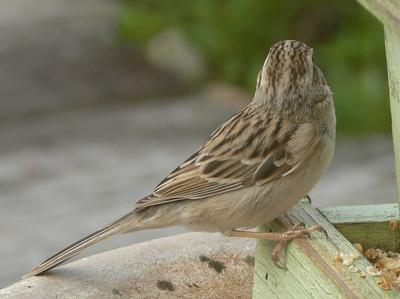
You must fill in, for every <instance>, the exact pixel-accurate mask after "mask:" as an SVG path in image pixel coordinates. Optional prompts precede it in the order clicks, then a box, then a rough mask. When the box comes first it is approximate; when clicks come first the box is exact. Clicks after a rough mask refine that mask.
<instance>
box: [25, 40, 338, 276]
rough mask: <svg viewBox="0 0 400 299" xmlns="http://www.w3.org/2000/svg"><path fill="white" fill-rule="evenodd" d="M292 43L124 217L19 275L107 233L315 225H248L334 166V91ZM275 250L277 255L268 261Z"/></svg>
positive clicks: (236, 232)
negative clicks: (237, 106)
mask: <svg viewBox="0 0 400 299" xmlns="http://www.w3.org/2000/svg"><path fill="white" fill-rule="evenodd" d="M313 52H314V51H313V49H312V48H310V47H309V46H307V45H306V44H305V43H303V42H301V41H297V40H283V41H280V42H277V43H276V44H274V45H273V46H272V47H271V48H270V49H269V51H268V54H267V57H266V59H265V61H264V63H263V65H262V68H261V70H260V72H259V73H258V76H257V81H256V88H255V93H254V96H253V99H252V100H251V101H250V102H249V103H248V105H247V106H245V107H244V108H243V109H242V110H240V111H239V112H237V113H236V114H235V115H233V116H232V117H231V118H229V119H228V120H227V121H225V122H224V123H223V124H222V125H220V126H219V127H218V128H217V129H216V130H214V131H213V132H212V133H211V135H210V137H209V138H208V139H207V140H206V141H205V142H204V144H203V145H202V146H200V147H199V149H198V150H197V151H195V153H194V154H193V155H191V156H190V157H189V158H188V159H187V160H185V161H184V162H183V163H182V164H180V165H179V166H178V167H177V168H176V169H175V170H173V171H172V172H171V173H170V174H169V175H168V176H166V177H165V178H164V179H163V180H162V181H161V182H160V183H159V184H158V185H157V186H156V187H155V189H154V191H153V192H152V193H151V194H149V195H148V196H146V197H144V198H142V199H140V200H139V201H137V202H136V204H135V207H133V209H132V210H131V211H129V213H127V214H126V215H124V216H123V217H121V218H119V219H118V220H116V221H114V222H112V223H111V224H109V225H107V226H105V227H103V228H102V229H100V230H98V231H96V232H94V233H92V234H90V235H88V236H87V237H85V238H83V239H81V240H79V241H77V242H75V243H73V244H72V245H70V246H68V247H66V248H65V249H63V250H61V251H60V252H58V253H56V254H55V255H53V256H52V257H50V258H49V259H47V260H45V261H44V262H42V263H41V264H39V265H38V266H37V267H35V268H33V269H32V270H31V271H30V272H29V273H27V274H26V275H25V276H24V277H25V278H26V277H30V276H35V275H39V274H42V273H44V272H46V271H48V270H50V269H52V268H54V267H56V266H58V265H59V264H61V263H63V262H65V261H66V260H68V259H70V258H71V257H73V256H75V255H77V254H78V253H79V252H81V251H82V250H83V249H85V248H87V247H89V246H91V245H93V244H95V243H97V242H99V241H101V240H104V239H107V238H109V237H111V236H113V235H117V234H122V233H130V232H135V231H139V230H144V229H157V228H162V227H167V226H175V225H182V226H185V227H186V228H188V229H189V230H192V231H206V232H221V233H222V234H224V235H226V236H232V237H250V238H259V239H268V240H274V241H277V245H276V248H275V249H274V252H273V255H272V258H273V259H274V261H276V252H278V251H279V249H281V247H282V242H284V241H290V240H292V239H295V238H299V237H301V236H304V235H305V234H309V233H310V232H312V231H315V230H318V229H320V227H319V226H318V225H315V226H312V227H308V228H305V227H304V226H303V225H301V224H298V225H294V226H293V227H292V229H289V230H288V231H287V232H282V233H279V232H258V231H257V232H256V231H251V230H250V229H251V228H254V227H257V226H259V225H262V224H264V223H268V222H270V221H272V220H273V219H275V218H277V217H278V216H280V215H281V214H283V213H284V212H286V211H287V210H288V209H290V208H291V207H292V206H293V205H295V204H296V203H297V202H298V201H299V200H301V199H302V198H304V197H305V196H307V195H308V193H309V192H310V191H311V189H312V188H313V187H314V185H315V184H316V183H317V182H318V180H319V179H320V178H321V176H322V175H323V173H324V172H325V171H326V169H327V168H328V166H329V164H330V163H331V161H332V158H333V154H334V148H335V138H336V117H335V108H334V101H333V97H332V92H331V90H330V88H329V86H328V84H327V82H326V80H325V78H324V75H323V73H322V71H321V70H320V68H319V67H318V66H317V64H316V63H315V61H314V53H313ZM274 254H275V256H274Z"/></svg>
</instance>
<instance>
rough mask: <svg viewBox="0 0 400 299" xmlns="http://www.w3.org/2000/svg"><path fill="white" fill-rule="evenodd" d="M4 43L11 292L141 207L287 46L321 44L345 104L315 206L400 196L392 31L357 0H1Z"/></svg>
mask: <svg viewBox="0 0 400 299" xmlns="http://www.w3.org/2000/svg"><path fill="white" fill-rule="evenodd" d="M0 37H1V41H2V42H1V44H0V95H1V96H0V200H1V209H0V238H1V246H0V269H1V271H0V287H4V286H6V285H7V284H10V283H12V282H14V281H16V280H18V279H19V277H20V276H21V275H22V274H23V273H24V272H27V271H28V270H29V269H30V268H31V267H32V266H34V265H35V264H37V263H39V262H41V261H42V260H43V259H45V258H47V257H48V256H49V255H51V254H53V253H54V252H55V251H57V250H59V249H62V248H63V247H65V246H66V245H69V244H70V243H71V242H73V241H76V239H79V238H81V237H83V236H85V235H87V234H88V233H91V232H92V231H94V230H96V229H98V228H99V227H101V226H103V225H105V224H107V223H109V222H111V221H113V220H114V219H115V218H117V217H119V216H121V215H122V214H124V213H126V212H127V211H128V210H130V209H132V208H133V206H134V202H135V201H136V200H138V199H140V198H141V197H143V196H145V195H146V194H147V193H149V192H151V190H152V188H153V187H154V186H155V185H156V184H157V183H158V182H159V181H160V180H161V179H162V178H163V177H164V176H165V175H167V174H168V172H169V171H171V170H172V169H173V168H175V166H176V165H177V164H178V163H179V162H182V161H183V160H185V159H186V158H187V157H188V156H189V155H190V154H191V153H192V152H193V151H194V150H196V149H197V148H198V146H199V145H201V143H202V142H203V141H204V140H205V139H206V138H207V136H208V134H209V133H210V132H211V130H212V129H214V128H215V127H216V126H217V125H218V124H220V123H221V122H223V121H224V120H225V119H226V118H228V117H229V116H230V115H232V114H233V113H234V112H235V111H237V110H238V109H240V107H242V106H244V105H246V103H248V102H249V100H250V99H251V96H252V93H253V91H254V86H255V80H256V75H257V72H258V70H259V69H260V67H261V65H262V63H263V61H264V59H265V57H266V54H267V51H268V49H269V47H270V46H271V45H273V44H274V43H275V42H277V41H279V40H282V39H298V40H302V41H304V42H306V43H307V44H308V45H310V46H312V47H313V48H314V52H315V55H316V61H317V62H318V64H319V65H320V67H321V69H322V70H323V72H324V74H325V77H326V78H327V80H328V82H329V84H330V86H331V88H332V90H333V93H334V98H335V105H336V109H337V120H338V130H339V136H338V146H337V151H336V156H335V160H334V162H333V164H332V166H331V167H330V169H329V171H328V173H327V174H326V175H325V176H324V178H323V179H322V180H321V182H320V184H319V185H318V186H317V187H316V188H315V190H314V191H313V192H312V193H311V196H312V198H313V203H314V205H315V206H317V207H321V206H334V205H344V204H360V203H384V202H394V201H395V200H396V190H395V182H394V175H395V174H394V160H393V153H392V143H391V138H390V111H389V101H388V88H387V78H386V65H385V52H384V38H383V30H382V28H381V26H380V24H379V23H378V22H377V21H376V20H375V19H374V18H373V17H372V16H370V15H369V14H368V13H367V12H366V11H364V10H363V9H362V8H361V6H359V5H358V4H357V3H356V1H346V0H339V1H338V0H327V1H323V2H321V1H312V0H302V1H288V0H286V1H272V0H271V1H265V0H251V1H245V0H230V1H211V0H193V1H184V0H170V1H162V0H153V1H139V0H128V1H116V0H114V1H113V0H90V1H89V0H79V1H78V0H31V1H26V0H2V1H1V2H0ZM183 231H184V229H182V228H169V229H164V230H156V231H146V232H139V233H136V234H132V235H126V236H121V237H117V238H114V239H113V240H109V241H106V242H103V243H102V244H99V245H98V246H95V247H94V248H91V249H89V250H87V251H86V252H85V253H84V255H89V254H93V253H95V252H99V251H101V250H106V249H111V248H115V247H118V246H123V245H128V244H132V243H135V242H140V241H143V240H147V239H152V238H155V237H160V236H166V235H170V234H175V233H178V232H183Z"/></svg>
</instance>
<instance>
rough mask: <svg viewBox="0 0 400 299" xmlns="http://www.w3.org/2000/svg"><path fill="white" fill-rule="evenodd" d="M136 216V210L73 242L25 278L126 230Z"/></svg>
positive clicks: (46, 269)
mask: <svg viewBox="0 0 400 299" xmlns="http://www.w3.org/2000/svg"><path fill="white" fill-rule="evenodd" d="M132 216H133V217H135V215H134V212H132V213H129V214H127V215H125V216H124V217H122V218H120V219H118V220H117V221H115V222H113V223H111V224H109V225H107V226H106V227H104V228H102V229H100V230H98V231H96V232H94V233H92V234H90V235H88V236H87V237H85V238H83V239H81V240H79V241H77V242H75V243H73V244H71V245H70V246H68V247H67V248H65V249H63V250H61V251H59V252H57V253H56V254H55V255H53V256H52V257H50V258H48V259H47V260H45V261H44V262H42V263H41V264H40V265H38V266H36V267H35V268H33V269H32V270H31V271H30V272H29V273H27V274H25V275H24V276H23V278H28V277H31V276H35V275H38V274H41V273H43V272H46V271H48V270H50V269H52V268H54V267H56V266H58V265H60V264H61V263H63V262H65V261H66V260H68V259H70V258H71V257H73V256H75V255H77V254H78V253H79V252H81V251H82V250H83V249H85V248H87V247H89V246H91V245H93V244H95V243H97V242H99V241H101V240H104V239H107V238H109V237H111V236H112V235H115V234H118V233H122V232H124V227H125V225H124V224H126V223H127V222H129V219H130V218H132Z"/></svg>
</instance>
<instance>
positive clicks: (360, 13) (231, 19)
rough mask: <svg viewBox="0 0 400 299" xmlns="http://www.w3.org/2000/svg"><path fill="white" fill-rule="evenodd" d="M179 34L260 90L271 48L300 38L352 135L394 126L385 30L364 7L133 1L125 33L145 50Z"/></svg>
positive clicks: (212, 63) (338, 1)
mask: <svg viewBox="0 0 400 299" xmlns="http://www.w3.org/2000/svg"><path fill="white" fill-rule="evenodd" d="M171 27H173V28H179V29H180V30H181V31H182V32H183V33H184V34H185V35H186V36H187V37H188V38H189V39H190V40H191V41H192V42H193V43H194V44H196V45H197V46H198V47H199V48H200V50H201V51H202V53H203V54H204V56H205V57H206V59H207V61H208V64H209V67H210V69H211V71H212V74H214V76H216V77H219V78H223V79H225V80H227V81H229V82H232V83H234V84H238V85H241V86H242V87H244V88H246V89H248V90H249V91H252V90H254V86H255V80H256V75H257V72H258V70H259V68H260V66H261V65H262V63H263V61H264V59H265V57H266V54H267V50H268V48H269V47H270V46H271V45H272V44H274V43H275V42H277V41H279V40H282V39H298V40H301V41H304V42H306V43H307V44H309V45H311V46H312V47H313V48H314V49H315V53H316V61H317V62H318V63H319V65H320V66H321V68H322V70H323V72H324V73H325V76H326V78H327V80H328V82H329V83H330V85H331V88H332V90H333V92H334V96H335V101H336V108H337V118H338V128H339V130H341V131H342V132H346V133H363V132H379V131H385V130H388V128H389V127H390V114H389V101H388V92H387V83H386V68H385V52H384V42H383V30H382V28H381V26H380V24H379V23H378V21H376V20H375V19H374V18H373V17H372V16H370V15H369V14H368V12H366V11H365V10H364V9H363V8H362V7H361V6H359V5H358V4H357V3H356V1H347V0H326V1H317V0H302V1H300V0H299V1H295V0H282V1H273V0H269V1H267V0H230V1H222V0H221V1H215V0H192V1H186V0H169V1H163V0H152V1H151V0H130V1H128V2H127V4H126V9H125V10H124V11H123V13H122V15H121V18H120V32H121V35H122V36H123V37H124V38H126V39H128V40H132V41H134V42H136V43H138V44H145V43H146V42H147V41H148V40H149V39H150V38H151V37H153V36H154V35H155V34H157V33H159V32H160V31H162V30H164V29H166V28H171Z"/></svg>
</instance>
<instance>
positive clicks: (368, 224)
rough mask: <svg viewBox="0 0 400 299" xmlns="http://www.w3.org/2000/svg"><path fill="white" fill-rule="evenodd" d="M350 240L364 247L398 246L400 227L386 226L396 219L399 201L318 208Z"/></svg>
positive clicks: (387, 248)
mask: <svg viewBox="0 0 400 299" xmlns="http://www.w3.org/2000/svg"><path fill="white" fill-rule="evenodd" d="M319 211H320V213H321V214H322V215H323V216H324V217H325V218H326V219H327V220H328V221H329V222H330V223H332V224H333V225H334V226H335V228H336V229H337V230H338V231H339V232H340V233H341V234H342V235H343V236H344V237H345V238H346V239H347V240H349V241H350V242H351V243H360V244H362V245H363V247H364V248H365V249H366V248H380V249H384V250H392V251H394V250H399V249H400V230H398V229H396V230H392V229H390V228H389V223H390V222H391V221H396V220H399V207H398V204H380V205H354V206H341V207H332V208H324V209H319Z"/></svg>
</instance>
